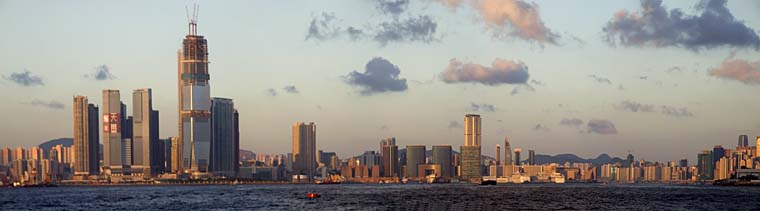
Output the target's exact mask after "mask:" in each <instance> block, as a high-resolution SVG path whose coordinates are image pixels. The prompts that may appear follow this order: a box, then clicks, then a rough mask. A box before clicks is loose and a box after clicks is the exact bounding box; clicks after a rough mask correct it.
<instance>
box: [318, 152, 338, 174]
mask: <svg viewBox="0 0 760 211" xmlns="http://www.w3.org/2000/svg"><path fill="white" fill-rule="evenodd" d="M317 155H319V159H318V160H319V162H320V163H322V164H323V165H324V166H326V167H328V168H329V169H334V168H332V165H330V164H331V163H332V158H333V156H337V154H336V153H335V152H322V150H319V153H317Z"/></svg>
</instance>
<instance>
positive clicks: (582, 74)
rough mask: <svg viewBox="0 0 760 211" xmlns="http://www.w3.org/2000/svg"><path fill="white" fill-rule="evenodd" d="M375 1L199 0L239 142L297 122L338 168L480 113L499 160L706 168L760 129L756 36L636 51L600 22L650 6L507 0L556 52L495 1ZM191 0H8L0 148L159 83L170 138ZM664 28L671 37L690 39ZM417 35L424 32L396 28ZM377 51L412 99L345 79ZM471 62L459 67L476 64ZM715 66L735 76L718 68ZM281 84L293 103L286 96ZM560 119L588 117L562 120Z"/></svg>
mask: <svg viewBox="0 0 760 211" xmlns="http://www.w3.org/2000/svg"><path fill="white" fill-rule="evenodd" d="M378 2H379V1H378V0H344V1H307V0H304V1H223V2H222V1H200V2H199V3H200V7H201V8H200V14H199V19H200V20H199V29H198V31H199V33H200V34H202V35H204V36H206V38H207V39H208V40H209V53H210V56H209V58H210V60H211V64H210V71H209V72H210V74H211V92H212V96H217V97H229V98H233V99H234V100H235V103H236V107H237V108H238V109H239V111H240V114H241V136H242V138H241V148H244V149H250V150H254V151H255V152H257V153H270V152H272V153H285V152H288V151H289V150H290V147H291V137H290V136H291V134H290V126H291V125H292V123H294V122H296V121H307V122H310V121H313V122H316V124H317V128H318V139H317V142H318V144H317V145H318V148H320V149H324V150H326V151H336V152H338V154H339V155H340V156H342V157H345V156H348V155H355V154H359V153H361V152H362V151H363V150H377V148H378V144H379V143H378V142H379V140H380V139H381V138H384V137H388V136H395V137H396V138H397V140H398V144H399V145H401V146H402V147H403V146H405V145H407V144H409V145H411V144H426V145H432V144H452V145H454V146H459V145H461V144H462V142H463V136H462V129H461V128H458V127H456V123H459V124H461V122H462V119H463V117H464V114H466V113H479V114H481V115H482V117H483V145H484V149H483V151H484V154H488V155H490V154H492V153H493V145H495V144H497V143H502V142H503V139H504V136H509V137H510V140H511V142H512V146H513V148H515V147H520V148H523V149H535V150H536V151H537V153H539V154H557V153H575V154H578V155H581V156H583V157H592V156H593V157H595V156H596V155H598V154H599V153H603V152H605V153H611V154H612V155H616V156H623V155H625V154H627V152H628V151H632V152H633V153H634V154H635V155H637V157H639V158H644V159H649V160H675V159H680V158H689V159H690V160H694V159H695V156H696V153H697V152H699V151H700V150H702V149H707V148H711V147H712V146H713V145H716V144H723V145H724V147H730V148H733V147H735V144H736V140H737V138H738V136H739V135H740V134H748V135H749V136H750V137H755V136H757V135H760V120H759V119H757V116H756V115H754V114H755V113H757V112H758V109H757V108H758V107H757V106H756V105H758V104H759V103H760V98H757V97H756V93H757V91H758V86H757V85H758V81H760V79H758V78H755V77H752V73H753V72H751V71H752V70H754V71H758V72H760V68H758V67H757V66H752V64H756V63H753V62H758V61H760V53H759V51H758V49H757V48H756V47H753V46H752V44H751V43H752V41H753V40H752V39H750V40H749V41H748V43H750V44H747V43H739V44H732V42H731V41H736V40H738V39H739V38H736V39H729V40H728V41H726V40H707V41H705V42H706V43H708V44H693V43H689V42H686V41H673V40H668V39H667V38H669V37H664V38H663V37H656V36H652V37H648V38H646V39H644V40H643V41H641V42H642V43H636V42H633V41H632V42H630V43H628V44H624V43H621V42H616V43H614V45H613V43H611V42H609V41H606V40H605V39H606V38H607V37H609V36H610V35H611V36H612V37H613V38H618V37H619V36H620V35H621V33H622V32H620V33H617V34H616V33H610V32H605V31H604V30H603V29H604V28H605V26H608V24H610V23H612V22H615V21H616V19H615V17H616V16H615V15H616V13H618V12H619V11H621V10H627V11H629V12H630V13H636V12H640V11H642V6H641V5H642V3H641V2H639V1H601V0H599V1H511V0H510V1H503V2H497V3H504V2H511V3H513V2H517V3H525V4H527V5H529V6H530V7H529V8H534V9H536V11H537V16H535V17H538V18H539V20H540V23H543V28H544V29H547V30H549V33H550V35H552V34H553V35H556V41H555V42H554V43H552V42H546V41H540V40H539V39H534V38H525V37H520V36H519V35H517V34H518V33H515V32H516V31H519V30H520V29H523V30H527V29H525V28H520V27H519V26H518V22H515V21H510V19H508V18H507V19H501V20H503V21H504V22H500V25H489V24H490V23H493V22H489V19H487V18H485V16H484V15H483V14H486V13H487V12H494V11H491V10H493V9H495V7H488V8H483V5H484V4H485V3H484V2H489V1H488V0H460V1H451V2H457V3H458V4H454V5H451V4H447V3H446V2H445V1H437V0H422V1H411V2H409V3H408V4H402V5H404V6H403V7H402V8H403V11H401V12H400V13H397V14H395V13H391V12H384V11H383V10H381V9H378V8H379V7H378V5H382V4H380V3H378ZM717 2H720V1H717ZM193 3H194V2H192V1H128V2H121V1H73V2H50V1H0V28H2V29H3V30H2V31H3V33H2V38H3V39H0V58H4V59H3V62H0V75H2V76H3V80H0V87H2V89H0V93H1V94H2V96H3V98H4V99H5V101H4V103H2V104H0V112H2V113H0V115H2V116H3V117H5V118H6V121H4V122H5V123H4V124H3V125H2V127H0V133H2V134H3V138H2V140H0V147H6V146H10V147H15V146H32V145H36V144H39V143H40V142H42V141H45V140H49V139H53V138H58V137H71V136H72V131H73V130H72V124H71V123H72V120H71V118H72V113H71V103H72V96H73V95H75V94H82V95H86V96H88V97H89V99H90V102H93V103H95V104H98V105H100V104H101V97H102V96H101V95H100V92H101V90H102V89H106V88H108V89H119V90H121V92H122V100H123V101H124V102H131V92H132V90H134V89H138V88H152V89H153V94H154V107H155V108H156V109H158V110H159V111H160V112H161V116H160V117H161V136H162V137H168V136H174V135H176V133H177V128H176V112H177V111H176V103H177V102H176V99H177V89H176V52H177V49H178V48H179V47H180V44H181V39H182V37H183V36H184V35H185V34H186V33H187V24H186V22H187V20H186V14H185V6H186V5H192V4H193ZM401 3H403V1H401ZM502 6H504V5H502ZM508 6H509V5H507V6H505V7H508ZM657 6H659V7H663V8H666V10H665V11H668V12H670V10H671V9H675V8H677V9H680V10H681V11H682V12H683V13H684V15H685V17H686V19H688V18H690V17H691V16H694V15H700V14H701V13H702V11H703V9H701V8H700V7H699V2H698V1H664V2H663V3H662V4H661V5H657ZM726 8H727V9H728V11H729V12H730V14H731V15H732V16H733V17H734V19H735V20H734V21H733V22H732V23H735V24H738V25H739V26H742V27H745V28H748V29H750V32H752V33H754V34H757V33H760V32H758V30H760V12H759V11H760V3H758V2H756V1H750V0H746V1H740V0H734V1H729V2H728V3H727V7H726ZM496 12H499V11H496ZM323 14H328V15H329V16H332V17H334V19H332V20H331V21H330V22H329V24H328V26H330V27H334V28H340V29H341V31H338V32H337V33H336V34H334V36H329V37H327V38H324V39H315V38H313V37H312V38H309V39H307V35H308V33H309V27H310V23H311V22H312V21H313V20H315V19H316V20H317V21H319V20H324V16H323ZM502 15H506V16H509V15H515V14H510V13H508V12H507V13H503V14H502ZM421 16H425V17H428V18H429V20H430V21H432V22H433V23H435V30H434V31H433V32H432V33H423V34H422V35H420V36H422V38H421V39H416V40H415V39H412V38H408V37H407V38H406V39H401V40H397V41H390V42H388V43H386V44H383V43H381V42H378V41H376V36H375V35H374V34H373V33H375V32H376V31H381V27H380V26H381V24H382V23H394V20H398V21H401V22H402V23H403V21H405V20H409V19H415V20H416V18H419V17H421ZM516 17H520V16H516ZM526 17H530V16H526ZM631 17H634V16H631ZM636 20H638V21H643V20H640V19H636ZM668 20H670V19H668ZM398 21H397V22H395V23H398ZM655 22H656V20H655ZM534 23H535V22H534ZM615 23H618V22H615ZM724 25H725V24H724ZM349 26H352V27H355V28H357V29H361V30H363V32H364V33H366V34H365V35H364V36H362V37H360V38H359V39H357V40H352V39H351V38H350V37H349V36H348V35H347V34H346V33H343V31H342V30H345V29H346V28H347V27H349ZM530 26H535V25H530ZM696 26H699V27H704V28H705V29H711V28H710V27H714V26H707V25H699V24H698V23H697V25H696ZM500 27H501V28H500ZM717 27H718V28H717V29H722V28H720V27H722V26H717ZM539 28H540V27H539ZM402 29H403V28H402ZM500 30H503V31H500ZM623 30H627V31H624V32H631V30H633V29H623ZM657 30H660V31H657ZM657 30H655V32H662V33H663V34H666V35H667V32H671V31H676V32H678V31H677V30H679V29H676V28H663V29H657ZM712 31H718V34H719V35H720V33H723V32H721V30H712ZM407 32H408V33H412V32H410V31H403V30H402V31H401V32H399V33H401V34H403V33H407ZM647 32H651V31H647ZM725 33H728V32H725ZM494 34H496V35H497V36H494ZM418 35H419V34H418ZM671 38H672V37H671ZM579 40H580V41H579ZM632 40H633V39H632ZM634 41H635V40H634ZM664 41H671V42H670V43H668V42H664ZM658 43H659V44H658ZM732 55H733V56H732ZM376 57H381V58H383V59H384V60H385V61H387V62H389V63H391V64H392V65H390V66H391V67H392V66H396V67H397V70H398V72H399V74H398V75H397V77H396V78H390V79H389V78H382V79H385V80H386V81H388V80H389V81H395V82H399V81H398V80H400V79H406V82H405V83H406V88H405V89H400V88H396V89H393V88H390V87H387V86H385V85H386V84H383V83H379V84H366V83H363V82H361V81H359V82H357V81H356V80H353V79H356V78H352V77H350V76H349V74H350V73H351V72H352V71H357V73H359V74H362V76H367V75H364V74H365V73H366V72H365V71H366V70H365V65H367V63H368V62H370V61H372V60H373V59H374V58H376ZM452 59H456V60H457V61H459V62H461V63H463V64H472V65H471V66H468V67H472V68H475V69H478V68H480V69H481V70H485V73H493V72H489V71H494V70H495V69H498V68H493V67H492V63H493V62H494V60H496V59H502V60H504V61H509V62H510V63H514V64H522V66H520V65H517V66H518V67H519V68H517V69H509V68H507V69H504V70H503V71H525V72H527V73H528V74H529V78H527V80H525V81H517V82H515V81H511V82H506V81H508V80H497V79H498V77H497V76H496V75H487V76H486V77H492V78H486V79H488V80H496V81H498V83H495V84H486V83H482V80H480V81H478V80H479V79H484V78H476V79H474V80H470V81H453V82H452V81H449V82H446V81H445V80H444V79H443V77H442V76H443V75H444V72H445V71H446V70H447V68H450V61H451V60H452ZM736 60H738V62H746V63H747V64H749V69H747V68H745V69H741V70H749V71H750V72H744V73H746V74H745V75H741V74H740V73H736V72H732V71H730V70H736V69H731V67H735V66H736V65H729V64H734V63H726V64H725V65H724V63H725V62H726V61H729V62H730V61H736ZM741 64H744V63H741ZM101 65H106V66H107V67H108V70H109V73H110V74H111V75H112V76H113V77H111V78H108V79H106V80H96V78H95V77H94V75H93V74H94V73H96V71H97V70H98V67H99V66H101ZM464 66H467V65H464ZM464 66H461V67H454V69H456V70H461V71H464V72H467V71H474V70H473V69H468V68H466V67H464ZM752 67H754V69H752ZM457 68H459V69H457ZM714 69H720V70H726V71H728V72H720V73H721V74H717V75H716V74H713V75H711V74H710V72H711V71H713V70H714ZM383 70H385V69H383ZM25 71H29V75H26V76H30V77H31V78H34V77H35V76H37V77H39V78H40V80H39V83H37V82H35V80H32V81H31V83H29V82H30V81H29V80H26V82H27V83H26V84H24V83H20V81H21V80H16V79H18V78H19V77H21V78H24V79H29V77H25V76H24V75H21V74H23V73H24V72H25ZM592 75H593V77H592ZM719 76H720V77H719ZM367 77H368V78H371V77H370V76H367ZM504 79H508V78H504ZM739 79H743V81H742V80H739ZM352 82H356V83H352ZM380 82H382V81H380ZM286 86H295V88H296V89H297V90H298V92H297V93H292V92H287V91H286V90H284V89H283V88H284V87H286ZM372 88H375V89H372ZM269 89H273V90H274V91H275V92H276V93H277V94H276V95H274V96H273V95H272V94H271V92H270V91H268V90H269ZM515 89H517V93H515V94H513V92H515ZM362 90H375V91H369V92H362ZM378 90H379V91H378ZM531 90H532V91H531ZM61 104H63V106H61ZM473 104H474V105H477V106H474V105H473ZM475 108H478V110H477V111H476V110H475ZM491 108H493V109H491ZM563 119H566V120H574V119H577V120H580V121H581V122H582V123H581V124H578V125H571V124H560V122H562V120H563ZM452 121H454V122H455V123H452ZM570 122H572V121H570ZM590 122H593V124H591V123H590ZM597 123H599V124H597ZM608 124H612V125H614V132H613V131H610V128H609V127H608V126H609V125H608ZM598 127H601V128H598Z"/></svg>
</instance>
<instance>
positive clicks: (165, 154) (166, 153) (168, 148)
mask: <svg viewBox="0 0 760 211" xmlns="http://www.w3.org/2000/svg"><path fill="white" fill-rule="evenodd" d="M158 142H160V143H161V144H160V145H159V146H160V147H159V148H158V150H155V151H160V152H159V153H161V154H162V155H161V157H162V158H163V159H161V163H159V167H160V168H161V171H160V173H171V172H172V162H173V161H172V152H173V151H174V150H173V149H172V139H171V137H169V138H167V139H159V140H158Z"/></svg>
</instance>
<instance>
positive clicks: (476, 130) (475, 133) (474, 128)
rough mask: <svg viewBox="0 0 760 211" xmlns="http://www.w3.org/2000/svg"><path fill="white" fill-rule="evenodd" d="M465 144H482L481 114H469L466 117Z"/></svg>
mask: <svg viewBox="0 0 760 211" xmlns="http://www.w3.org/2000/svg"><path fill="white" fill-rule="evenodd" d="M464 145H465V146H480V115H477V114H467V115H465V117H464Z"/></svg>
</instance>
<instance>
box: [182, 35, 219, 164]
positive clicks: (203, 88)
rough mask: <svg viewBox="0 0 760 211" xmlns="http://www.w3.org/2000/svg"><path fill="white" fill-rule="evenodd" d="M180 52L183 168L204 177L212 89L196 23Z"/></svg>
mask: <svg viewBox="0 0 760 211" xmlns="http://www.w3.org/2000/svg"><path fill="white" fill-rule="evenodd" d="M189 26H190V27H189V33H188V35H187V36H185V39H184V40H183V41H182V48H181V49H180V50H179V52H178V53H177V57H178V58H177V65H178V70H177V79H178V80H177V81H178V84H177V86H178V87H177V88H178V89H179V106H178V107H179V108H178V110H179V115H178V117H179V138H180V140H182V162H181V164H182V166H181V167H182V169H183V171H184V172H186V173H198V174H204V173H206V172H208V170H209V168H208V167H209V162H210V154H211V111H210V109H211V96H210V92H211V88H210V85H209V79H210V77H209V73H208V48H207V41H206V39H205V38H204V37H203V36H201V35H198V34H197V25H196V22H195V20H192V21H191V22H190V23H189Z"/></svg>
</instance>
